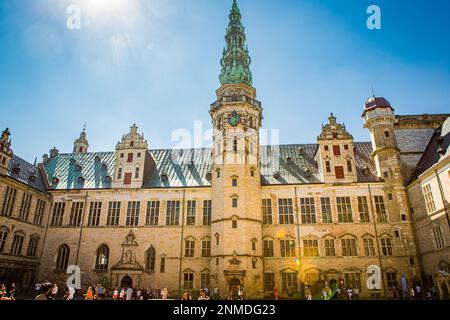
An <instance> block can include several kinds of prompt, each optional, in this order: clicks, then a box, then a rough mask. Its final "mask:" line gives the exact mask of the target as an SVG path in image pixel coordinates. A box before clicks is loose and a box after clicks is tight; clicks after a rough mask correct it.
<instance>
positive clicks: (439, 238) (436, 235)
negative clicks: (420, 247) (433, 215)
mask: <svg viewBox="0 0 450 320" xmlns="http://www.w3.org/2000/svg"><path fill="white" fill-rule="evenodd" d="M431 235H432V237H433V240H434V241H433V243H434V247H435V248H436V249H438V250H440V249H444V248H445V245H446V243H445V238H444V235H443V233H442V227H441V225H440V224H439V223H436V222H435V223H433V224H432V228H431Z"/></svg>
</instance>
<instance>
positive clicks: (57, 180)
mask: <svg viewBox="0 0 450 320" xmlns="http://www.w3.org/2000/svg"><path fill="white" fill-rule="evenodd" d="M58 183H59V178H58V177H53V178H52V185H55V186H56V185H58Z"/></svg>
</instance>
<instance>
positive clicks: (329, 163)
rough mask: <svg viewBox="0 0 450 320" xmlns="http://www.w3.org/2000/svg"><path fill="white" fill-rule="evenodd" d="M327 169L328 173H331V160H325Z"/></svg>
mask: <svg viewBox="0 0 450 320" xmlns="http://www.w3.org/2000/svg"><path fill="white" fill-rule="evenodd" d="M325 170H326V171H327V173H331V162H330V161H325Z"/></svg>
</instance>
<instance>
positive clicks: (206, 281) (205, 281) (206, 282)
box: [200, 272, 211, 288]
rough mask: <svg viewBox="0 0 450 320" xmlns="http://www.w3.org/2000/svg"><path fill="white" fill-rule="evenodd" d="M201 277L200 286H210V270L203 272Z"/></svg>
mask: <svg viewBox="0 0 450 320" xmlns="http://www.w3.org/2000/svg"><path fill="white" fill-rule="evenodd" d="M200 277H201V279H200V286H201V287H202V288H209V286H210V281H211V276H210V274H209V273H208V272H203V273H202V274H201V275H200Z"/></svg>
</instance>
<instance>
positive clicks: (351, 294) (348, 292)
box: [347, 288, 353, 300]
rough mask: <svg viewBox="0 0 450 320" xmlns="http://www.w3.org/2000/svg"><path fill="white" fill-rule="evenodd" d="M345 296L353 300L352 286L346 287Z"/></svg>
mask: <svg viewBox="0 0 450 320" xmlns="http://www.w3.org/2000/svg"><path fill="white" fill-rule="evenodd" d="M347 298H348V300H353V289H352V288H348V289H347Z"/></svg>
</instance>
